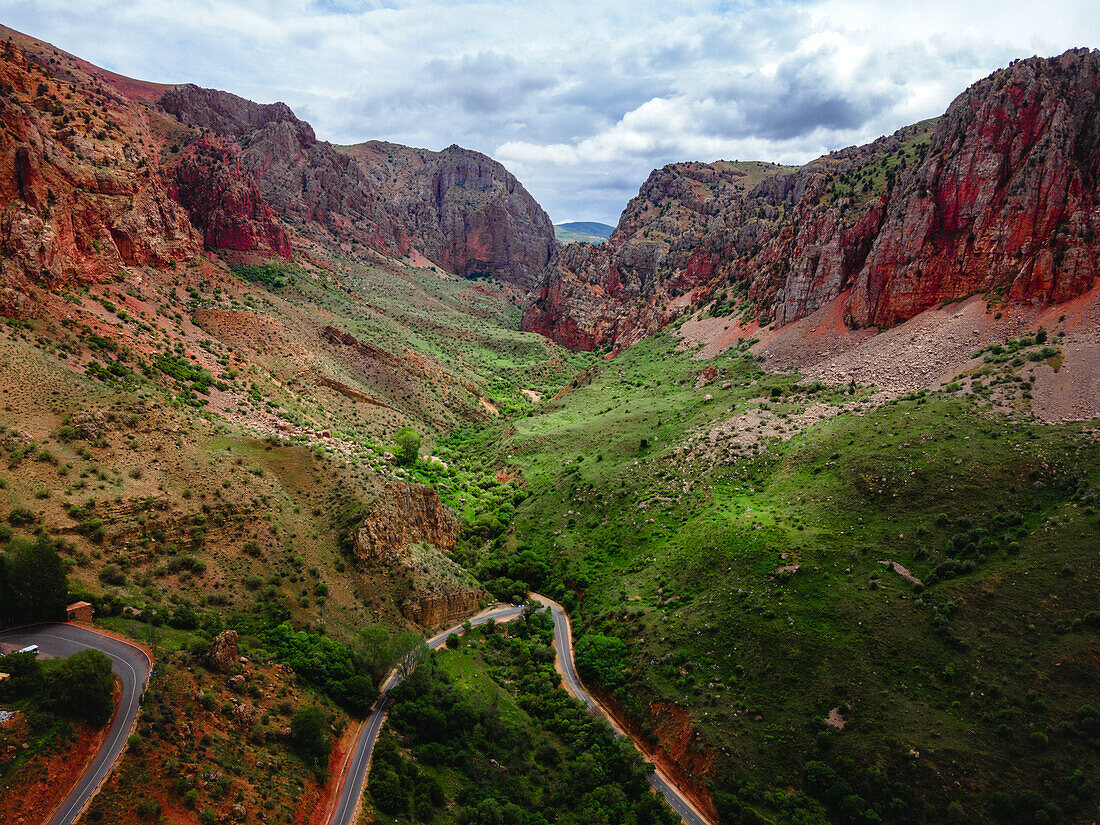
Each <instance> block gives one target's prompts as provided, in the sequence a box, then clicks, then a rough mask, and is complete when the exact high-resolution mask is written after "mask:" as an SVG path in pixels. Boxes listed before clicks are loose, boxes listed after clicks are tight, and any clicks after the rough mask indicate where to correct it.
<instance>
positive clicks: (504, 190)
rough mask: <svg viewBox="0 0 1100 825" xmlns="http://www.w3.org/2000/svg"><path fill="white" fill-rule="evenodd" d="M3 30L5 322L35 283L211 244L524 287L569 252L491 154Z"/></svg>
mask: <svg viewBox="0 0 1100 825" xmlns="http://www.w3.org/2000/svg"><path fill="white" fill-rule="evenodd" d="M3 31H4V32H5V33H7V34H8V35H9V37H10V38H11V39H9V40H7V41H5V43H4V44H3V46H2V47H0V133H2V135H3V138H2V141H0V176H2V180H0V253H2V254H3V258H4V260H3V264H2V271H3V276H2V282H0V312H3V313H4V314H8V315H12V314H17V313H21V312H33V309H32V308H31V304H30V303H28V298H29V297H31V296H32V295H33V294H34V293H35V289H36V288H38V287H42V286H49V287H57V286H62V285H65V284H70V283H74V284H76V283H90V282H96V281H102V280H106V279H109V278H114V277H116V276H117V274H118V272H119V269H120V267H122V266H125V265H146V264H148V265H152V266H158V267H160V266H167V265H169V264H170V263H171V262H173V261H178V260H189V259H192V258H194V257H195V256H196V255H198V254H199V253H200V252H201V251H202V248H203V246H206V247H207V248H212V249H230V250H235V251H240V252H251V253H255V254H258V255H261V256H282V257H285V258H289V257H290V255H291V237H292V235H293V234H298V235H301V236H305V237H309V238H312V239H314V240H317V241H320V242H322V243H325V244H328V245H332V246H342V247H344V248H345V249H354V248H355V246H356V245H361V246H363V247H369V248H370V249H374V250H377V251H378V252H381V253H383V254H386V255H391V256H401V255H404V254H406V253H408V252H409V251H410V250H411V249H412V248H413V247H414V246H415V247H416V248H417V249H418V250H419V251H421V252H422V253H423V254H425V255H427V256H428V257H429V258H431V259H432V260H433V261H435V262H436V263H437V264H439V265H440V266H443V267H445V268H447V269H450V270H452V271H454V272H457V273H458V274H460V275H469V276H473V275H481V274H485V275H489V276H492V277H495V278H498V279H500V280H502V281H504V282H506V283H509V284H512V285H514V286H515V287H517V288H518V289H521V290H523V291H526V290H527V289H528V288H529V287H530V286H531V285H532V284H533V283H534V281H535V279H536V278H537V276H538V274H539V273H541V271H542V270H543V269H544V268H545V266H546V263H547V262H548V261H549V259H550V257H551V255H552V254H553V252H555V251H556V249H557V246H556V242H555V240H554V233H553V227H552V226H551V224H550V219H549V217H547V215H546V214H545V212H543V211H542V209H541V208H540V207H539V206H538V204H537V203H536V202H535V201H534V199H533V198H531V196H530V195H529V194H528V193H527V192H526V190H524V188H523V186H522V185H521V184H520V183H519V182H518V181H517V180H516V179H515V177H513V176H512V175H511V174H509V173H508V171H507V170H506V169H504V167H503V166H501V165H500V164H499V163H496V162H495V161H493V160H492V159H490V158H488V157H485V156H484V155H480V154H478V153H476V152H470V151H467V150H464V149H460V148H458V147H455V146H452V147H449V148H448V149H445V150H444V151H442V152H428V151H425V150H419V149H410V148H408V147H404V146H397V145H394V144H382V143H371V144H363V145H362V146H357V147H335V146H332V145H331V144H328V143H325V142H322V141H318V140H317V137H316V135H315V134H314V132H313V129H312V127H310V125H309V124H308V123H305V122H303V121H301V120H299V119H298V118H297V117H295V115H294V113H293V112H292V111H291V110H290V108H289V107H288V106H286V104H283V103H273V104H268V105H261V104H257V103H253V102H251V101H248V100H245V99H243V98H240V97H237V96H235V95H231V94H228V93H225V92H219V91H214V90H210V89H200V88H198V87H197V86H192V85H185V86H175V87H164V86H157V85H155V84H148V83H142V82H141V81H135V80H131V79H129V78H123V77H121V76H118V75H114V74H112V73H109V72H105V71H103V70H100V69H97V68H96V67H94V66H91V65H90V64H88V63H86V62H84V61H82V60H79V59H78V58H75V57H73V56H72V55H68V54H65V53H64V52H61V51H59V50H56V49H54V48H53V47H52V46H50V45H49V44H46V43H42V42H41V41H37V40H34V39H33V38H29V37H26V36H24V35H21V34H19V33H18V32H14V31H12V30H10V29H3ZM288 229H289V230H290V231H289V232H288ZM31 303H33V301H32V302H31Z"/></svg>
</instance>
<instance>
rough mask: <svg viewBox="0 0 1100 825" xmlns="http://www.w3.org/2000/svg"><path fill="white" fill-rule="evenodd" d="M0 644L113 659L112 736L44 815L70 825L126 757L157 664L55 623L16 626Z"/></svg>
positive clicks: (126, 646)
mask: <svg viewBox="0 0 1100 825" xmlns="http://www.w3.org/2000/svg"><path fill="white" fill-rule="evenodd" d="M0 640H3V641H4V642H5V643H10V644H14V645H17V646H18V647H25V646H27V645H38V648H39V651H40V653H42V654H44V655H46V656H53V657H57V658H59V659H63V658H67V657H69V656H72V655H73V654H74V653H80V652H81V651H82V650H88V649H89V648H94V649H95V650H99V651H101V652H103V653H104V654H106V655H107V657H108V658H109V659H110V660H111V670H112V671H114V674H115V676H117V677H118V679H119V681H120V682H121V683H122V694H121V699H120V700H119V703H118V708H116V709H115V715H114V718H113V719H112V720H111V727H110V729H109V730H108V731H107V738H106V739H105V740H104V741H103V744H102V745H101V746H100V749H99V752H98V753H97V754H96V755H95V757H94V758H93V759H92V763H91V765H89V766H88V769H87V770H86V771H85V772H84V774H83V775H82V776H81V777H80V779H78V780H77V782H76V785H75V786H74V787H73V789H72V790H71V791H70V792H69V795H68V796H67V797H65V800H64V801H63V802H62V803H61V804H60V805H59V806H58V807H57V809H56V810H54V811H53V812H52V815H49V812H47V811H43V812H42V814H43V819H42V821H43V822H47V823H49V825H70V823H72V822H75V821H76V819H77V817H79V816H80V813H81V812H82V811H83V810H84V808H85V807H87V805H88V803H89V802H90V801H91V800H92V797H93V796H95V795H96V793H97V792H98V791H99V788H100V786H101V785H102V784H103V782H104V781H105V780H106V779H107V775H108V774H109V773H110V772H111V768H112V767H114V764H115V762H116V761H117V760H118V758H119V757H120V756H121V755H122V751H123V749H124V748H125V747H126V740H127V738H128V737H129V735H130V733H131V732H132V731H133V729H134V724H135V723H136V722H137V717H138V710H139V709H140V707H141V695H142V693H144V692H145V687H146V685H148V684H149V676H150V674H151V673H152V672H153V660H152V659H151V658H150V657H149V654H148V653H146V652H145V650H143V649H142V648H140V647H138V646H137V645H135V644H133V643H131V642H128V641H126V640H124V639H120V638H117V637H115V636H109V635H107V634H105V633H100V632H98V631H96V630H91V629H90V628H87V627H81V626H80V625H75V624H59V623H54V624H41V625H30V626H28V627H20V628H15V629H14V630H7V631H4V632H3V633H0ZM47 816H48V818H47Z"/></svg>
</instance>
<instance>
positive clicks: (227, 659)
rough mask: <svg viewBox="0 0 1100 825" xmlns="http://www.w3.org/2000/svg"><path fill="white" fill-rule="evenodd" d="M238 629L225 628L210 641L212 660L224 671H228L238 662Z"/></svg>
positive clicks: (215, 665)
mask: <svg viewBox="0 0 1100 825" xmlns="http://www.w3.org/2000/svg"><path fill="white" fill-rule="evenodd" d="M239 656H240V652H239V651H238V649H237V631H236V630H223V631H222V632H221V633H219V634H218V635H217V636H215V637H214V638H213V639H212V640H211V642H210V661H211V662H213V663H214V667H216V668H217V669H218V670H220V671H221V672H222V673H228V672H229V671H230V670H232V669H233V666H234V665H235V664H237V659H238V657H239Z"/></svg>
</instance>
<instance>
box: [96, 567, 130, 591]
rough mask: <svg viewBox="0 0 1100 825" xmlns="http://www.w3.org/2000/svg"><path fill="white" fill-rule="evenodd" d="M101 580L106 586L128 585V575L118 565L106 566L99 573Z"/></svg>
mask: <svg viewBox="0 0 1100 825" xmlns="http://www.w3.org/2000/svg"><path fill="white" fill-rule="evenodd" d="M99 580H100V581H101V582H103V583H104V584H113V585H115V586H121V585H124V584H126V574H125V573H123V572H122V568H121V567H119V566H118V565H117V564H113V563H112V564H105V565H103V568H102V569H101V570H100V571H99Z"/></svg>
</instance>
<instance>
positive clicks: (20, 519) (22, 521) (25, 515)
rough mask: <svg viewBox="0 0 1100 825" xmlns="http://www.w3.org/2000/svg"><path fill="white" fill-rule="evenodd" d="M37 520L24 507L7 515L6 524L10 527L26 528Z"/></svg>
mask: <svg viewBox="0 0 1100 825" xmlns="http://www.w3.org/2000/svg"><path fill="white" fill-rule="evenodd" d="M37 519H38V516H36V515H35V514H34V513H32V512H31V511H30V510H28V509H27V508H26V507H16V508H15V509H14V510H12V511H11V512H10V513H8V524H10V525H11V526H12V527H26V526H27V525H28V524H34V522H35V521H36V520H37Z"/></svg>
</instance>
